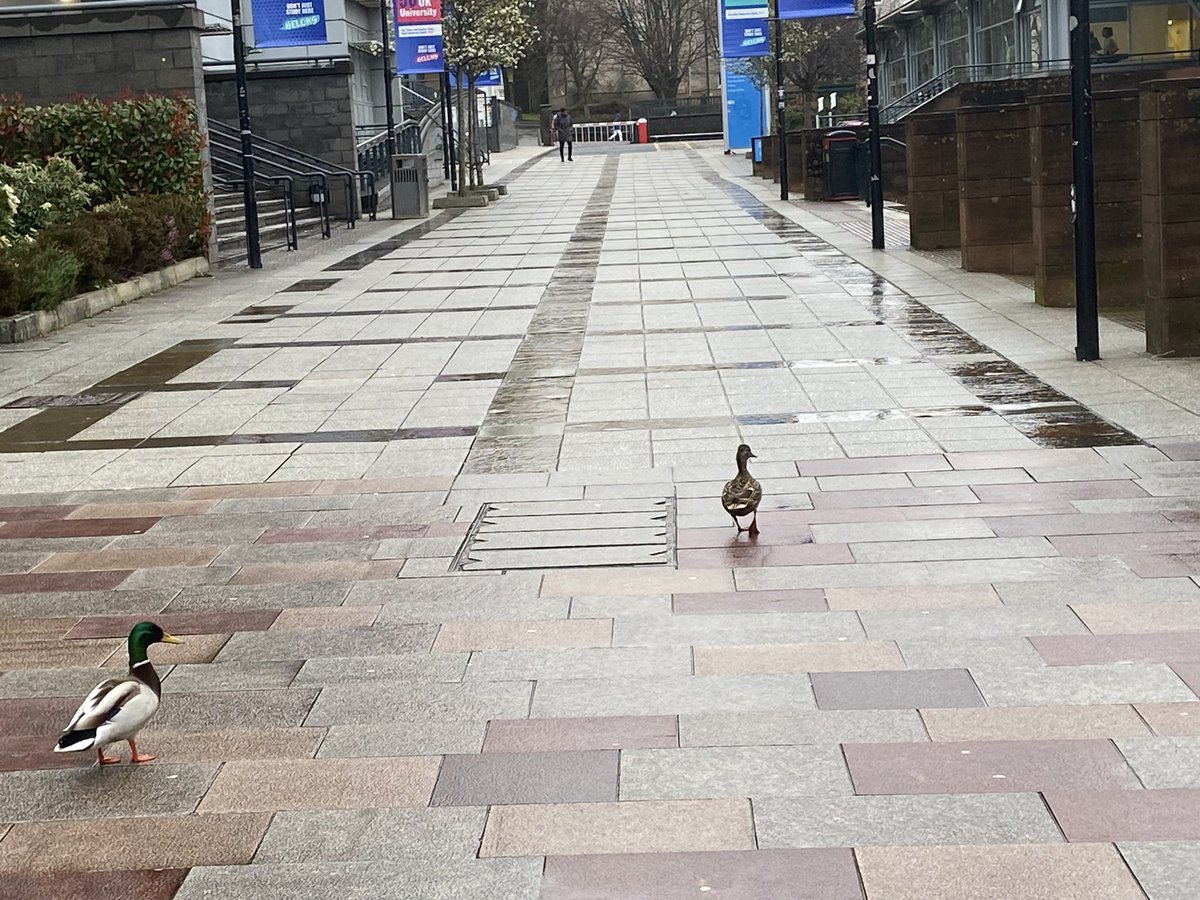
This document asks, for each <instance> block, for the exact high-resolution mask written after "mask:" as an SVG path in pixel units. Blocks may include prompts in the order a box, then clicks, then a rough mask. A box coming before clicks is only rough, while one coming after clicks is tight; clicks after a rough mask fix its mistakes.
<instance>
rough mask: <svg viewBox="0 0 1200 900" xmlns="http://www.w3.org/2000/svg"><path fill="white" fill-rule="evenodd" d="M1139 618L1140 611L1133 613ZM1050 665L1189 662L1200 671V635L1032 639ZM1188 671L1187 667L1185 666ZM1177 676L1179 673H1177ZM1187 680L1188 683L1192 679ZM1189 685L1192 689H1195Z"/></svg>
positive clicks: (1049, 637)
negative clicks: (1137, 613) (1137, 614)
mask: <svg viewBox="0 0 1200 900" xmlns="http://www.w3.org/2000/svg"><path fill="white" fill-rule="evenodd" d="M1132 612H1133V613H1134V615H1136V610H1133V611H1132ZM1029 641H1030V643H1032V644H1033V646H1034V649H1035V650H1037V652H1038V654H1039V655H1040V656H1041V657H1042V659H1044V660H1045V661H1046V664H1047V665H1050V666H1093V665H1101V664H1103V663H1122V662H1151V663H1155V662H1165V663H1176V662H1180V663H1183V662H1187V663H1193V664H1195V667H1196V669H1197V671H1198V672H1200V632H1197V631H1191V632H1188V631H1176V632H1171V633H1168V634H1047V635H1038V636H1035V637H1031V638H1030V639H1029ZM1184 668H1185V671H1186V669H1187V667H1186V666H1185V667H1184ZM1176 674H1179V672H1178V670H1176ZM1180 677H1181V678H1183V680H1184V682H1187V681H1188V679H1187V678H1184V677H1183V676H1182V675H1180ZM1198 683H1200V682H1198ZM1191 686H1192V685H1191V683H1188V687H1191Z"/></svg>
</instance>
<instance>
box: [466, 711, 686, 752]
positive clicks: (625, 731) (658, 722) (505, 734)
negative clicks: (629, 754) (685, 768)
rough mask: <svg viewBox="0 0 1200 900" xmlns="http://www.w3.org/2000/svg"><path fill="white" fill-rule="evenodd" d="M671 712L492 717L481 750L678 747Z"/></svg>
mask: <svg viewBox="0 0 1200 900" xmlns="http://www.w3.org/2000/svg"><path fill="white" fill-rule="evenodd" d="M678 746H679V735H678V723H677V720H676V718H675V717H674V716H600V717H594V718H574V719H493V720H492V721H490V722H488V724H487V733H486V735H485V736H484V740H483V752H484V753H522V752H525V753H528V752H534V751H557V752H564V751H581V750H633V749H646V748H656V747H657V748H663V747H678Z"/></svg>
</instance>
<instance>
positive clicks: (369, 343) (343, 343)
mask: <svg viewBox="0 0 1200 900" xmlns="http://www.w3.org/2000/svg"><path fill="white" fill-rule="evenodd" d="M447 312H449V310H447ZM522 337H524V335H520V334H456V335H437V336H434V337H406V338H354V339H351V340H340V341H239V342H238V343H237V344H236V345H235V346H236V347H237V349H238V350H261V349H268V348H272V347H381V346H396V347H399V346H401V345H402V344H446V343H458V342H460V341H519V340H521V338H522Z"/></svg>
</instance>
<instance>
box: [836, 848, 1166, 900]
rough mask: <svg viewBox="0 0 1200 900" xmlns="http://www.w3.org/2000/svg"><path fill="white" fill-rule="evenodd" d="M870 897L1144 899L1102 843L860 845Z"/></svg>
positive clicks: (903, 899)
mask: <svg viewBox="0 0 1200 900" xmlns="http://www.w3.org/2000/svg"><path fill="white" fill-rule="evenodd" d="M854 855H855V857H856V858H857V859H858V868H859V872H861V874H862V880H863V886H864V887H865V888H866V891H867V896H868V897H869V898H870V900H1014V898H1017V897H1020V898H1021V900H1096V898H1099V897H1103V898H1104V900H1144V897H1143V895H1142V892H1141V890H1140V889H1139V888H1138V885H1137V882H1136V881H1135V880H1134V878H1133V876H1132V874H1131V873H1130V871H1129V869H1128V868H1126V866H1125V863H1124V862H1123V861H1122V859H1121V857H1120V855H1119V854H1118V853H1117V851H1116V848H1115V847H1113V846H1111V845H1109V844H1012V845H998V844H990V845H978V846H941V847H860V848H858V849H856V850H855V851H854Z"/></svg>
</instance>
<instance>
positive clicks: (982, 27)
mask: <svg viewBox="0 0 1200 900" xmlns="http://www.w3.org/2000/svg"><path fill="white" fill-rule="evenodd" d="M975 46H976V49H977V51H978V53H977V55H976V60H977V61H978V62H979V63H982V64H984V65H986V66H989V67H991V74H996V75H1002V74H1003V69H1000V68H997V67H998V66H1000V65H1001V64H1002V63H1011V62H1015V61H1016V58H1017V47H1016V28H1015V23H1014V22H1013V4H1012V0H980V3H979V20H978V29H977V32H976V44H975Z"/></svg>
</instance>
